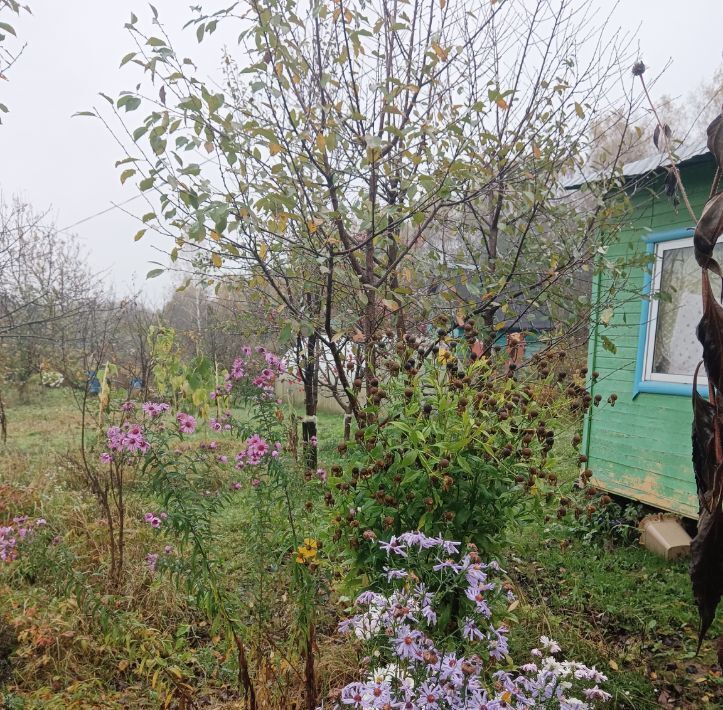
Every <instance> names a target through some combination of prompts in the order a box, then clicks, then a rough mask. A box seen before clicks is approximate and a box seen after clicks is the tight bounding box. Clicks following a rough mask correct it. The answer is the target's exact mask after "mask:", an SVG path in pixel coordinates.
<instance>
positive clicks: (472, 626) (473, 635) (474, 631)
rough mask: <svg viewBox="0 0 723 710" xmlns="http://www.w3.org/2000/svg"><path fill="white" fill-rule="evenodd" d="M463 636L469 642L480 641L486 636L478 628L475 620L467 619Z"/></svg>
mask: <svg viewBox="0 0 723 710" xmlns="http://www.w3.org/2000/svg"><path fill="white" fill-rule="evenodd" d="M462 636H464V638H466V639H467V640H468V641H479V640H481V639H483V638H484V634H483V633H482V632H481V631H480V630H479V629H478V628H477V624H476V623H475V621H474V619H471V618H470V617H466V618H465V620H464V628H463V629H462Z"/></svg>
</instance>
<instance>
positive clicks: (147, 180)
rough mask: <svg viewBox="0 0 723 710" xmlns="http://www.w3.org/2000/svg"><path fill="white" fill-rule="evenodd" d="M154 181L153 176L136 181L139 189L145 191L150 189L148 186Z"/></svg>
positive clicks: (150, 186) (151, 185)
mask: <svg viewBox="0 0 723 710" xmlns="http://www.w3.org/2000/svg"><path fill="white" fill-rule="evenodd" d="M154 182H155V178H154V177H147V178H145V179H143V180H141V181H140V182H139V183H138V187H139V188H140V190H141V191H142V192H143V191H145V190H150V188H152V187H153V183H154Z"/></svg>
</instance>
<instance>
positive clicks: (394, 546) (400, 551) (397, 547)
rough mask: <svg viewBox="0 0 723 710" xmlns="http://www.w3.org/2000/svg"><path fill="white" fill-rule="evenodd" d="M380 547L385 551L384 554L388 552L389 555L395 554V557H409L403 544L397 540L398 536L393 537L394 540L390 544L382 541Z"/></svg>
mask: <svg viewBox="0 0 723 710" xmlns="http://www.w3.org/2000/svg"><path fill="white" fill-rule="evenodd" d="M379 547H381V548H382V550H384V552H386V553H387V554H389V553H390V552H393V553H394V554H395V555H401V556H402V557H406V556H407V553H406V552H405V550H404V548H403V547H402V544H401V543H400V542H399V540H398V539H397V536H396V535H392V538H391V540H389V542H384V540H380V541H379Z"/></svg>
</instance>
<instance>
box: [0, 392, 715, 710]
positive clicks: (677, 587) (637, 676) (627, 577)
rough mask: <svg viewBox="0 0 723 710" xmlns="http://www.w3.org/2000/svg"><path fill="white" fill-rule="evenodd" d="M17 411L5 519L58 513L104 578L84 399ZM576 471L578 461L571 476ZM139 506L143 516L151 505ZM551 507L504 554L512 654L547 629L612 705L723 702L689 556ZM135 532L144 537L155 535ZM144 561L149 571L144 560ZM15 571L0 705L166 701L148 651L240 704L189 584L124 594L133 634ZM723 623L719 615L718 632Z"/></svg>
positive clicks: (323, 425) (4, 604) (11, 410)
mask: <svg viewBox="0 0 723 710" xmlns="http://www.w3.org/2000/svg"><path fill="white" fill-rule="evenodd" d="M7 414H8V420H9V424H8V441H7V444H6V445H5V446H4V447H2V448H0V523H2V522H3V521H4V520H5V519H7V518H10V517H12V516H13V515H15V514H17V513H19V512H27V513H29V514H32V515H35V516H42V517H45V518H47V519H48V520H49V521H50V522H51V524H52V525H53V526H55V527H57V528H58V530H59V532H61V533H62V534H63V535H64V536H65V538H66V540H69V541H70V547H71V548H72V549H73V550H74V553H73V554H75V555H76V558H75V559H76V561H77V560H80V561H81V562H82V563H83V565H84V567H85V568H86V569H88V570H90V571H89V573H88V574H89V575H90V576H89V577H88V579H92V574H91V573H92V570H93V565H94V564H95V565H96V566H97V565H98V564H100V560H101V558H102V549H100V547H98V546H99V542H98V540H99V539H100V535H99V534H95V533H97V532H98V521H97V512H96V511H95V509H94V504H93V501H92V500H89V498H88V496H87V494H84V493H83V492H82V490H81V488H80V487H79V486H78V484H77V482H75V481H74V480H73V479H72V477H69V475H68V472H67V470H66V468H65V466H64V464H63V456H64V455H65V454H66V453H67V452H68V451H69V450H72V449H73V448H74V447H77V440H78V435H79V427H80V417H79V414H78V411H77V408H76V407H75V404H74V402H73V400H72V398H71V397H70V396H69V394H68V393H67V391H42V392H39V393H35V394H33V395H32V396H31V399H30V400H29V401H27V402H22V401H18V400H16V399H11V400H10V402H9V403H8V404H7ZM341 433H342V419H341V417H340V416H335V415H327V414H322V415H320V416H319V458H320V463H321V465H324V466H331V465H332V464H333V463H334V461H335V457H336V446H337V443H338V442H339V440H340V439H341ZM562 458H563V459H564V460H568V461H573V460H574V457H573V456H572V455H567V456H563V457H562ZM573 468H574V467H573V466H568V472H567V473H568V476H570V475H572V474H573ZM691 475H692V474H691ZM132 505H133V504H132ZM135 505H136V508H134V512H135V513H137V512H138V511H139V510H141V509H142V508H141V507H139V506H140V503H136V504H135ZM550 505H551V509H552V512H553V518H552V520H548V521H547V522H546V521H545V519H544V514H545V512H549V511H544V510H543V511H542V512H539V513H538V514H535V515H532V516H531V517H526V518H525V519H524V521H520V522H519V524H517V525H516V526H515V528H514V529H513V530H512V531H511V536H510V540H509V546H508V548H507V549H506V550H504V551H503V553H502V555H501V556H502V558H503V560H502V562H503V566H504V567H505V568H506V569H507V571H508V573H509V575H510V577H511V579H512V581H513V583H514V584H515V586H516V587H517V592H518V597H519V600H520V604H519V606H518V608H517V609H516V610H515V611H514V615H515V617H516V618H515V620H514V624H513V626H512V630H511V635H510V638H511V655H512V657H513V659H514V661H515V662H516V663H524V662H526V661H527V660H528V658H527V657H526V653H527V652H528V651H529V649H530V648H531V647H532V646H534V645H535V643H536V640H537V638H538V637H539V636H540V635H542V634H545V635H548V636H551V637H552V638H554V639H555V640H557V641H558V642H559V643H560V645H561V646H562V648H563V651H564V652H565V654H566V655H567V657H570V658H575V659H576V660H579V661H583V662H585V663H587V664H590V665H592V664H595V665H596V666H597V667H598V668H600V669H602V670H603V671H604V672H605V673H607V674H608V675H609V678H610V680H609V682H608V684H607V690H608V691H610V692H612V693H613V701H612V703H611V706H612V707H617V708H655V707H671V708H674V707H678V708H698V707H705V706H710V707H721V706H723V681H722V680H721V676H720V669H718V667H717V666H715V665H714V663H715V653H714V650H713V645H714V644H713V642H712V641H707V642H706V643H705V644H704V647H703V652H702V653H701V655H700V656H699V657H695V646H696V628H697V614H696V611H695V607H694V606H693V601H692V596H691V591H690V583H689V579H688V574H687V561H685V560H682V561H679V562H675V563H667V562H665V561H663V560H661V559H659V558H657V557H654V556H653V555H651V554H649V553H648V552H647V551H645V550H643V549H642V548H640V547H639V546H638V545H637V544H636V543H635V542H632V543H630V544H626V545H623V544H615V545H613V544H611V543H610V541H609V540H608V541H607V542H606V540H605V535H604V534H603V535H602V538H603V539H602V541H601V542H594V543H591V542H589V541H586V540H584V539H582V538H581V536H580V535H579V534H578V535H575V534H568V535H563V534H562V529H561V528H560V526H559V525H557V523H556V521H555V519H554V510H555V509H556V505H555V503H554V502H553V503H551V504H550ZM247 516H248V510H247V509H245V508H244V507H243V505H242V504H240V505H239V506H238V508H237V509H235V510H233V511H232V512H231V513H229V514H228V516H227V518H226V519H225V520H224V521H223V522H222V529H223V531H224V532H223V535H224V536H225V539H224V541H223V544H222V546H221V549H222V554H225V555H228V557H229V559H228V564H229V574H230V575H232V574H234V569H236V568H237V567H238V565H240V564H243V554H244V553H243V552H241V553H239V540H240V539H242V537H243V535H242V533H243V530H244V526H245V525H246V517H247ZM133 533H134V534H137V536H138V539H139V540H141V541H142V540H143V535H144V534H145V533H144V531H143V530H138V531H135V530H134V531H133ZM139 544H140V543H139ZM251 553H253V549H251ZM139 554H140V553H139ZM134 564H137V565H138V566H139V569H141V568H142V562H141V561H138V560H136V562H135V563H134ZM6 567H7V568H6V569H2V570H0V698H4V700H3V701H2V702H4V705H0V707H4V708H23V707H42V708H46V707H50V708H54V707H58V708H62V707H158V704H159V703H158V699H157V698H154V697H153V695H152V693H149V691H148V687H147V683H145V682H143V681H142V680H140V679H136V680H134V679H133V678H130V679H129V678H127V677H126V676H124V675H123V674H122V673H121V672H120V671H122V670H124V669H125V668H126V667H127V666H128V662H129V659H136V660H137V658H138V657H139V654H140V655H143V657H145V658H150V659H155V660H153V661H152V662H153V663H157V664H159V666H160V664H162V663H166V664H168V663H170V661H169V659H172V660H173V662H174V663H176V664H178V665H183V666H184V668H191V669H193V673H194V674H195V676H196V681H197V682H196V685H197V687H200V691H199V694H198V695H197V697H196V700H197V701H198V702H199V703H200V704H204V703H205V704H207V705H210V706H214V707H221V706H224V705H225V704H226V706H228V707H239V706H238V705H237V704H236V705H234V704H233V703H232V701H231V700H229V699H228V698H226V697H225V695H224V692H225V691H224V689H225V688H227V687H232V686H233V683H234V678H233V675H232V671H231V669H230V668H229V667H228V664H227V659H226V658H224V657H222V656H220V654H218V652H217V651H216V650H215V648H214V644H213V642H212V640H213V639H212V637H213V634H212V633H211V632H210V630H209V629H208V628H206V627H205V626H204V624H205V622H204V621H203V619H202V618H201V617H200V616H199V615H198V614H197V612H194V611H193V609H192V608H191V606H190V605H189V603H188V599H186V598H184V596H183V594H182V593H180V592H179V591H178V590H175V589H172V588H168V587H167V585H166V586H163V585H160V584H154V585H150V583H149V582H148V581H143V579H142V578H143V575H142V574H140V575H139V578H140V581H135V582H133V583H132V586H131V587H129V588H128V589H126V590H125V598H124V599H122V600H120V601H119V600H118V599H116V600H114V602H113V603H114V604H115V605H116V610H117V612H118V614H119V615H121V618H122V620H123V624H124V625H125V626H124V628H125V629H127V631H126V636H125V637H123V638H114V637H113V635H112V634H111V635H110V636H104V637H99V636H98V634H97V633H96V632H95V631H94V630H93V629H92V627H91V626H89V625H88V624H86V623H85V622H84V621H83V617H82V614H81V613H80V612H79V610H78V609H77V603H76V601H75V599H74V598H73V597H72V596H68V595H67V594H64V593H63V590H62V589H59V588H57V587H55V586H54V585H53V584H52V583H51V582H49V581H47V578H44V579H46V581H44V582H43V584H37V583H35V581H34V578H33V576H32V575H28V574H25V575H22V574H17V573H13V572H11V571H10V566H9V565H8V566H6ZM96 572H97V569H96ZM179 628H182V629H183V634H182V635H180V632H179ZM720 631H721V625H720V624H717V625H716V627H715V628H714V629H713V630H712V632H711V633H710V638H715V636H716V635H717V634H719V633H720ZM11 654H12V655H11ZM149 663H151V661H149ZM3 694H4V695H3Z"/></svg>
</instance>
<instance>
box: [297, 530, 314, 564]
mask: <svg viewBox="0 0 723 710" xmlns="http://www.w3.org/2000/svg"><path fill="white" fill-rule="evenodd" d="M317 548H318V543H317V542H316V540H314V539H313V538H311V537H307V538H305V539H304V544H303V545H299V547H298V548H297V549H298V552H299V554H298V555H297V556H296V561H297V562H299V563H300V564H302V565H303V564H305V563H306V561H307V560H312V559H314V557H316V551H317Z"/></svg>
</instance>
